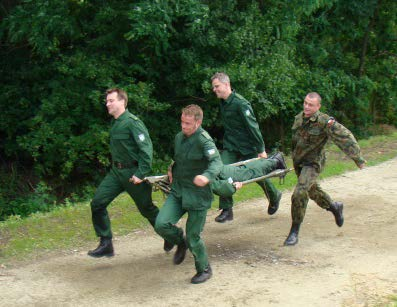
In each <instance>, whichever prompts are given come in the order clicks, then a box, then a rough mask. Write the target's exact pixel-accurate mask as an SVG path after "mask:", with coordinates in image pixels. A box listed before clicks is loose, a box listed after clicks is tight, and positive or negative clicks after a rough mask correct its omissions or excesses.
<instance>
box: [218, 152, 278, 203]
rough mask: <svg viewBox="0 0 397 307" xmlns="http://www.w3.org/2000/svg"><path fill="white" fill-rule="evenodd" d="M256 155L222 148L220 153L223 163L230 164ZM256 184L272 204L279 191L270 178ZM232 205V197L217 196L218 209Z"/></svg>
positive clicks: (275, 200)
mask: <svg viewBox="0 0 397 307" xmlns="http://www.w3.org/2000/svg"><path fill="white" fill-rule="evenodd" d="M256 157H257V155H252V154H251V155H241V154H239V153H237V152H233V151H229V150H223V151H222V153H221V159H222V162H223V164H225V165H227V164H232V163H235V162H238V161H244V160H248V159H252V158H256ZM257 184H259V186H260V187H261V188H262V190H263V192H264V193H265V195H266V198H267V199H268V201H269V203H270V204H271V205H272V204H274V203H276V202H277V198H278V197H279V195H280V192H279V191H278V190H277V189H276V187H275V186H274V185H273V183H272V182H271V181H270V179H265V180H263V181H258V182H257ZM232 207H233V197H219V209H229V208H232Z"/></svg>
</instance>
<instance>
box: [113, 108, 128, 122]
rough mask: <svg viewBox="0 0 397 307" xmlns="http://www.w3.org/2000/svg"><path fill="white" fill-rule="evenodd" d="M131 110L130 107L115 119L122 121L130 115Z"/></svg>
mask: <svg viewBox="0 0 397 307" xmlns="http://www.w3.org/2000/svg"><path fill="white" fill-rule="evenodd" d="M129 113H130V112H129V111H128V109H125V111H124V113H122V114H121V115H120V116H119V117H117V119H115V121H122V120H124V119H126V118H127V117H128V114H129Z"/></svg>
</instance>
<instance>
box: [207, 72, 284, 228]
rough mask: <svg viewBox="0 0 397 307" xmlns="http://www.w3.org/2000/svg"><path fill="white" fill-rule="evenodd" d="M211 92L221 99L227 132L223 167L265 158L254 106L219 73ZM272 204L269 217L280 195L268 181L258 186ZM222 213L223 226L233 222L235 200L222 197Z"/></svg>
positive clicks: (273, 211) (225, 76) (223, 120)
mask: <svg viewBox="0 0 397 307" xmlns="http://www.w3.org/2000/svg"><path fill="white" fill-rule="evenodd" d="M211 81H212V89H213V91H214V93H215V94H216V96H217V97H218V98H220V99H222V101H221V104H220V113H221V120H222V124H223V127H224V130H225V134H224V137H223V151H222V153H221V158H222V162H223V164H231V163H234V162H238V161H243V160H248V159H251V158H255V157H260V158H266V157H267V154H266V151H265V144H264V143H263V139H262V134H261V132H260V129H259V126H258V123H257V121H256V118H255V115H254V111H253V110H252V107H251V104H250V103H249V102H248V101H247V100H246V99H244V97H242V96H241V95H239V94H237V93H236V92H235V91H233V90H232V88H231V85H230V79H229V76H228V75H226V74H225V73H216V74H215V75H214V76H212V78H211ZM258 184H259V185H260V187H261V188H262V189H263V191H264V192H265V195H266V197H267V198H268V200H269V206H268V214H274V213H276V211H277V209H278V207H279V203H280V199H281V192H279V191H278V190H277V189H276V188H275V186H274V185H273V184H272V182H271V181H270V180H269V179H266V180H264V181H260V182H258ZM219 209H221V210H222V212H221V213H220V214H219V216H217V217H216V218H215V221H217V222H219V223H223V222H226V221H231V220H233V198H232V197H220V198H219Z"/></svg>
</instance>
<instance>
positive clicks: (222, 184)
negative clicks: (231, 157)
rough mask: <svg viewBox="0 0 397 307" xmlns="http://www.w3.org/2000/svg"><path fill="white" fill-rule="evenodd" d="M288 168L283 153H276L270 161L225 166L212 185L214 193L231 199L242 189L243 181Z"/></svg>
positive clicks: (261, 160)
mask: <svg viewBox="0 0 397 307" xmlns="http://www.w3.org/2000/svg"><path fill="white" fill-rule="evenodd" d="M286 168H287V165H286V164H285V160H284V156H283V154H282V153H280V152H279V153H276V154H275V155H273V156H271V157H269V158H268V159H258V160H254V161H250V162H248V163H246V164H243V165H240V166H233V165H224V166H223V167H222V169H221V172H220V173H219V175H218V177H216V179H215V180H214V181H213V182H212V183H211V189H212V192H213V193H214V194H216V195H218V196H221V197H231V196H232V195H233V194H234V193H236V191H237V190H239V189H240V188H242V186H243V184H242V181H246V180H250V179H254V178H258V177H262V176H265V175H267V174H269V173H270V172H272V171H274V170H276V169H281V170H284V169H286Z"/></svg>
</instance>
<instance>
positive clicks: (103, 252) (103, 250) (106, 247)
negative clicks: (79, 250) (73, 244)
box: [88, 237, 114, 258]
mask: <svg viewBox="0 0 397 307" xmlns="http://www.w3.org/2000/svg"><path fill="white" fill-rule="evenodd" d="M88 256H91V257H94V258H100V257H113V256H114V250H113V244H112V239H111V238H102V237H101V241H100V242H99V245H98V247H97V248H96V249H94V250H91V251H89V252H88Z"/></svg>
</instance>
